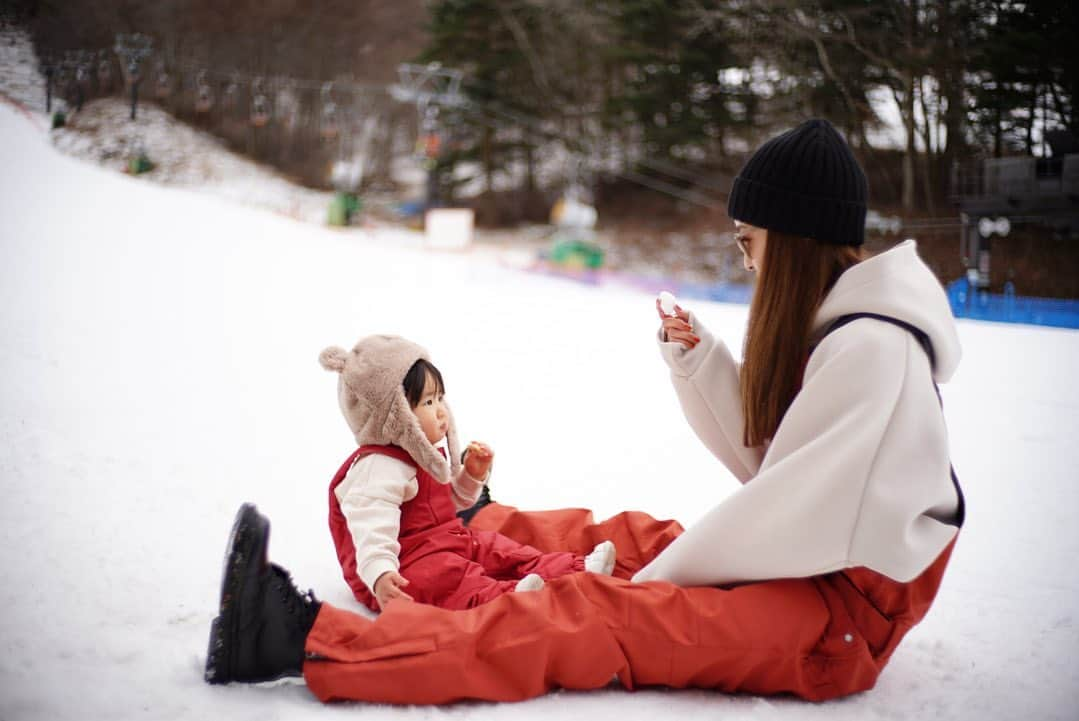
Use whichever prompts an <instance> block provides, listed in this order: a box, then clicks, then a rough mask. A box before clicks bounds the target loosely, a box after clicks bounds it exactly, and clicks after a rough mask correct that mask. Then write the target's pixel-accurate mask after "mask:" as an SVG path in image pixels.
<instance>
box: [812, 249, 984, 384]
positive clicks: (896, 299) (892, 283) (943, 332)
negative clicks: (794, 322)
mask: <svg viewBox="0 0 1079 721" xmlns="http://www.w3.org/2000/svg"><path fill="white" fill-rule="evenodd" d="M849 313H878V314H880V315H889V316H892V317H894V318H898V319H899V320H902V321H906V322H907V323H910V324H911V325H913V326H915V327H917V328H919V329H920V330H922V331H924V332H925V333H926V334H927V335H928V336H929V340H930V342H931V343H932V344H933V353H934V355H935V356H936V365H935V366H934V368H933V378H934V379H935V380H936V381H937V382H938V383H945V382H947V381H948V380H949V379H950V378H951V377H952V375H953V374H954V373H955V369H956V368H957V367H958V366H959V360H960V358H961V357H962V354H963V352H962V348H960V346H959V335H958V333H957V331H956V327H955V318H954V317H953V316H952V309H951V306H950V305H949V303H948V297H947V295H945V293H944V288H943V287H941V284H940V281H938V280H937V278H936V276H934V275H933V272H932V271H931V270H929V267H928V266H927V265H926V264H925V262H924V261H923V260H922V259H921V258H920V257H919V256H918V245H917V243H916V242H915V241H913V240H905V241H903V242H902V243H899V244H898V245H896V246H895V247H894V248H892V249H890V250H887V251H885V252H883V253H881V254H879V255H876V256H873V257H872V258H869V259H868V260H864V261H862V262H861V263H858V264H857V265H855V266H853V267H851V268H849V269H848V270H847V271H846V272H844V273H843V275H841V276H840V277H839V280H838V281H837V282H836V284H835V286H834V287H833V288H832V290H831V291H830V292H829V293H828V295H827V297H825V299H824V302H823V303H821V306H820V308H819V309H818V310H817V315H816V318H815V319H814V321H813V333H814V334H816V333H819V332H821V331H823V330H824V329H825V328H827V327H828V325H829V324H830V323H831V322H832V321H834V320H835V319H837V318H839V317H840V316H842V315H847V314H849Z"/></svg>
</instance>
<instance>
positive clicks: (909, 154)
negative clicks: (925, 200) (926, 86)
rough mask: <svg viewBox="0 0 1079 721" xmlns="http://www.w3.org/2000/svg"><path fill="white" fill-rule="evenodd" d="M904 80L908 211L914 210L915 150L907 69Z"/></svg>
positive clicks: (911, 85) (911, 80) (911, 83)
mask: <svg viewBox="0 0 1079 721" xmlns="http://www.w3.org/2000/svg"><path fill="white" fill-rule="evenodd" d="M904 81H905V84H906V90H905V94H904V95H903V97H902V103H901V105H900V112H901V113H902V115H903V129H904V130H905V131H906V133H907V147H906V151H905V152H904V153H903V211H904V212H905V213H910V212H911V211H913V210H914V157H915V155H916V154H917V150H916V149H915V147H914V133H915V129H914V78H913V77H911V73H910V72H909V71H906V72H904Z"/></svg>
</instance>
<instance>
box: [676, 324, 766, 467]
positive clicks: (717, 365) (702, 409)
mask: <svg viewBox="0 0 1079 721" xmlns="http://www.w3.org/2000/svg"><path fill="white" fill-rule="evenodd" d="M690 324H691V325H692V326H693V330H694V331H695V332H696V333H697V335H698V336H700V339H701V342H700V343H698V344H697V345H696V346H695V347H694V348H692V349H690V350H686V349H685V348H684V347H682V344H681V343H670V342H665V341H664V340H663V335H662V334H663V331H662V330H661V331H660V333H659V335H658V337H657V340H658V341H659V349H660V353H661V354H662V356H663V360H664V361H666V363H667V366H668V367H669V368H670V372H671V382H672V383H673V384H674V390H675V393H676V394H677V396H678V402H679V403H680V404H681V406H682V413H683V414H685V416H686V420H687V421H689V425H690V427H691V428H692V429H693V432H694V433H696V434H697V437H698V438H700V439H701V442H702V443H704V445H705V447H706V448H708V450H709V451H711V452H712V454H713V455H714V456H715V457H716V458H718V459H719V460H720V462H722V463H723V465H725V466H726V467H727V468H728V469H730V471H731V473H733V474H734V476H735V477H736V478H737V479H738V480H739V481H741V482H742V483H745V482H746V481H748V480H749V479H750V478H752V477H753V476H754V474H756V473H757V470H758V469H759V468H760V465H761V459H762V457H763V455H764V454H763V450H762V449H760V448H750V447H747V446H745V445H743V443H742V437H743V427H744V422H743V415H742V396H741V386H740V382H739V380H738V364H737V363H736V362H735V360H734V358H733V357H732V356H731V352H730V351H729V350H728V349H727V346H726V345H725V344H724V343H723V341H721V340H717V339H716V338H714V337H713V336H712V334H711V333H709V332H708V329H707V328H705V327H704V325H703V324H702V323H701V322H700V320H698V319H697V318H696V317H694V316H693V314H692V313H690Z"/></svg>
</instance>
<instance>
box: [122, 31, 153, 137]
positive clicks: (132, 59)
mask: <svg viewBox="0 0 1079 721" xmlns="http://www.w3.org/2000/svg"><path fill="white" fill-rule="evenodd" d="M153 49H154V44H153V41H152V40H151V39H150V38H149V37H148V36H146V35H143V34H142V33H134V34H131V35H117V36H116V45H114V46H113V50H114V51H115V52H116V54H117V55H118V56H120V62H121V67H123V68H124V71H125V74H126V75H127V81H128V83H129V84H130V85H131V119H132V120H134V119H135V115H136V111H137V109H138V105H139V82H140V81H141V80H142V71H141V70H140V69H139V65H140V63H142V61H143V60H145V59H146V58H147V57H148V56H149V55H150V53H152V52H153Z"/></svg>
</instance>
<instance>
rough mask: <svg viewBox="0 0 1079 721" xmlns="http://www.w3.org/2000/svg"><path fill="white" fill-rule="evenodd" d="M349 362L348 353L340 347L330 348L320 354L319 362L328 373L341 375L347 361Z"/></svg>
mask: <svg viewBox="0 0 1079 721" xmlns="http://www.w3.org/2000/svg"><path fill="white" fill-rule="evenodd" d="M347 360H348V351H346V350H345V349H344V348H341V347H339V346H335V345H334V346H330V347H329V348H327V349H325V350H324V351H322V352H321V353H319V354H318V362H319V363H321V364H322V367H323V368H325V369H326V370H328V371H335V372H337V373H340V372H341V371H343V370H344V369H345V361H347Z"/></svg>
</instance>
